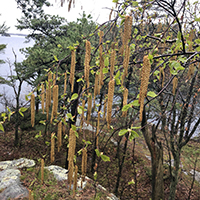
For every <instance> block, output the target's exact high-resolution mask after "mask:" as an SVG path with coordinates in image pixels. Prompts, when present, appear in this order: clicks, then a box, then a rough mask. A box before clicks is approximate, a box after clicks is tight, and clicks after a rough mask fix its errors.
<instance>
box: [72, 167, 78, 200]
mask: <svg viewBox="0 0 200 200" xmlns="http://www.w3.org/2000/svg"><path fill="white" fill-rule="evenodd" d="M77 180H78V166H77V165H75V174H74V187H73V198H75V192H76V189H77Z"/></svg>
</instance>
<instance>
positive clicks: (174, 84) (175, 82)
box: [172, 76, 178, 95]
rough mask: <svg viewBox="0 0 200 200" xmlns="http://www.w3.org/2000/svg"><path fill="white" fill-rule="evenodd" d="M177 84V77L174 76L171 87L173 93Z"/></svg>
mask: <svg viewBox="0 0 200 200" xmlns="http://www.w3.org/2000/svg"><path fill="white" fill-rule="evenodd" d="M177 86H178V78H177V77H176V76H175V77H174V79H173V89H172V93H173V95H175V92H176V88H177Z"/></svg>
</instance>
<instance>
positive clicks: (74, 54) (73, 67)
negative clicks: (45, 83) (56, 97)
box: [69, 50, 76, 92]
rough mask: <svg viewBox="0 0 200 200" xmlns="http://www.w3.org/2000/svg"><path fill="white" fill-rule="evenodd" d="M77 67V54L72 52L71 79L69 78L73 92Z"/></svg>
mask: <svg viewBox="0 0 200 200" xmlns="http://www.w3.org/2000/svg"><path fill="white" fill-rule="evenodd" d="M75 66H76V52H75V50H72V51H71V68H70V77H69V81H70V84H71V92H73V91H74V73H75Z"/></svg>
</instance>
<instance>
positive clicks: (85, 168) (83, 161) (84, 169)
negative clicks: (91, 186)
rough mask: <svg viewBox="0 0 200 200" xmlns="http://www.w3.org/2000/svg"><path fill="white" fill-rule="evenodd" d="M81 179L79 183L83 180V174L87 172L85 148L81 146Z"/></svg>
mask: <svg viewBox="0 0 200 200" xmlns="http://www.w3.org/2000/svg"><path fill="white" fill-rule="evenodd" d="M81 171H82V181H81V185H82V182H83V181H85V176H86V172H87V149H86V148H83V150H82V168H81Z"/></svg>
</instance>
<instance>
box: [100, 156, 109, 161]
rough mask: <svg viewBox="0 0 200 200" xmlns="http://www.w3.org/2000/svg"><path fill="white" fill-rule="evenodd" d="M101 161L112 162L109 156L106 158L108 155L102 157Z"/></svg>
mask: <svg viewBox="0 0 200 200" xmlns="http://www.w3.org/2000/svg"><path fill="white" fill-rule="evenodd" d="M101 159H102V160H103V161H104V162H107V161H108V162H110V158H109V157H108V156H106V155H103V154H102V155H101Z"/></svg>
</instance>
